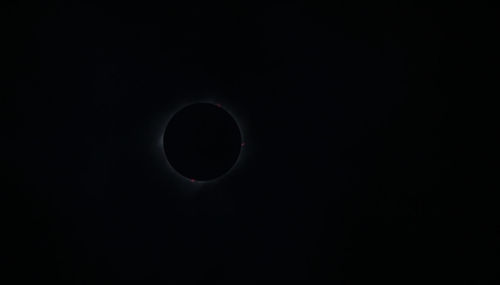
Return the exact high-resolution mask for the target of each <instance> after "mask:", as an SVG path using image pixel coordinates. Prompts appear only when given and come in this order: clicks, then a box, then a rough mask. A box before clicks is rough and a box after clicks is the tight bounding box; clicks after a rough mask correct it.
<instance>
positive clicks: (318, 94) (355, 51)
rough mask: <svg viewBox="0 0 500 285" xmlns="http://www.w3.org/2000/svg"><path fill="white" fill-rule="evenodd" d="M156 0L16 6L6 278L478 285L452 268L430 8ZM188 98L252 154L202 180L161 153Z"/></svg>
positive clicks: (438, 45) (442, 113) (438, 37)
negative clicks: (218, 110)
mask: <svg viewBox="0 0 500 285" xmlns="http://www.w3.org/2000/svg"><path fill="white" fill-rule="evenodd" d="M164 2H169V4H159V3H156V2H153V1H134V2H132V1H98V3H91V2H90V1H46V2H44V3H39V2H36V3H29V2H25V1H24V2H21V1H19V2H17V3H14V4H11V5H10V6H9V10H8V14H9V15H8V16H9V17H8V18H7V20H8V21H9V31H10V33H9V34H8V36H9V38H8V39H9V41H10V42H11V43H12V45H9V47H10V48H11V49H10V50H9V54H10V55H11V56H10V57H9V60H11V63H12V69H11V70H10V72H9V79H11V81H10V82H11V83H12V84H13V87H14V90H15V93H14V94H15V96H12V97H9V98H8V99H5V100H6V101H8V102H7V103H8V105H6V106H13V108H9V110H8V111H9V112H10V113H11V114H13V115H14V116H13V118H14V120H15V124H14V127H13V128H12V129H9V133H8V134H9V135H10V136H9V137H11V138H13V139H12V141H11V142H13V143H14V145H15V146H14V148H12V149H11V151H8V153H7V154H6V161H7V162H8V163H10V165H11V167H12V169H13V171H12V172H10V173H9V179H8V181H9V182H12V183H11V184H10V186H12V188H11V189H13V191H8V192H6V193H7V196H8V199H6V200H4V201H7V204H8V205H7V207H4V210H5V212H6V214H5V215H4V216H5V217H7V220H8V222H7V224H6V225H7V229H8V230H7V231H6V232H7V233H8V234H7V237H8V240H9V242H8V243H7V248H8V250H7V253H8V254H7V257H8V262H7V265H8V266H7V267H6V271H7V272H8V274H7V275H5V278H10V276H13V277H15V281H14V282H13V281H9V282H7V283H6V282H2V284H40V283H42V282H48V283H47V284H374V283H376V284H388V283H390V284H429V283H434V282H435V283H436V284H446V283H447V280H449V278H450V276H455V277H457V276H458V279H459V280H462V281H463V282H464V283H461V284H484V283H473V282H474V280H476V278H478V276H479V275H477V274H475V273H474V274H473V273H471V271H468V270H466V269H470V267H468V266H461V265H459V266H450V263H451V262H452V261H453V262H454V264H455V262H456V263H457V264H461V262H462V261H465V260H466V258H465V255H462V253H461V252H462V251H467V250H469V249H467V247H460V248H461V250H459V251H458V253H457V248H458V247H457V245H456V244H455V242H454V241H453V234H450V231H449V229H450V228H452V227H454V226H455V225H456V224H457V223H460V222H459V221H458V220H449V219H448V218H445V214H444V212H445V211H444V206H443V205H445V204H446V201H448V200H449V193H450V190H451V189H450V185H448V183H447V179H448V177H449V175H450V172H449V171H450V170H449V168H450V161H451V160H450V156H449V154H448V152H447V140H446V135H447V129H446V118H447V109H448V106H447V105H448V103H447V100H446V97H445V96H444V94H443V92H442V88H441V81H440V79H441V77H442V75H443V74H442V66H441V61H440V59H441V56H442V54H443V53H444V52H445V51H443V49H442V30H441V19H440V14H439V9H438V8H437V7H428V6H423V5H421V4H419V3H417V2H413V1H389V2H384V3H379V1H372V2H370V3H362V2H359V1H337V2H334V1H329V2H331V3H329V4H328V5H326V4H324V3H322V2H324V1H303V2H301V1H288V2H284V3H278V2H273V1H263V2H264V3H258V2H255V1H227V3H220V2H218V1H202V2H201V3H199V2H194V1H179V2H174V1H164ZM170 2H171V3H170ZM200 100H202V101H203V100H212V101H214V102H219V103H220V104H222V105H224V106H225V108H226V109H227V110H228V111H230V112H231V113H232V114H234V116H235V119H236V120H237V122H238V123H239V124H240V126H241V131H242V133H243V135H244V140H245V142H246V145H245V147H244V149H243V152H242V156H241V159H240V161H239V162H238V165H237V166H236V167H235V169H234V170H233V171H232V172H231V173H229V174H228V175H227V176H226V177H224V178H223V179H220V180H218V181H216V182H214V183H207V184H203V185H201V186H200V185H194V184H190V183H187V182H185V181H180V180H179V179H178V177H177V176H176V175H175V174H174V173H172V171H171V169H169V168H168V167H167V166H166V161H165V160H164V156H163V152H162V151H163V150H162V149H161V147H160V145H159V140H160V138H161V137H162V135H163V133H162V130H163V128H164V126H165V123H166V120H167V118H168V117H169V116H171V115H172V112H173V111H174V110H176V109H177V108H179V106H182V105H184V104H188V103H194V102H197V101H200ZM200 119H202V118H200ZM470 251H471V252H472V250H470ZM481 276H482V277H481V278H487V277H488V276H485V275H481ZM2 278H4V277H2Z"/></svg>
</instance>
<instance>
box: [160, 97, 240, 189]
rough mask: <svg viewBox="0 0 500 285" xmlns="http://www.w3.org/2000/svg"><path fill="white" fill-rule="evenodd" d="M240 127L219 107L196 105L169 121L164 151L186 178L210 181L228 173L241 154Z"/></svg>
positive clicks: (206, 104)
mask: <svg viewBox="0 0 500 285" xmlns="http://www.w3.org/2000/svg"><path fill="white" fill-rule="evenodd" d="M241 146H242V139H241V133H240V129H239V127H238V124H237V123H236V121H235V120H234V119H233V117H232V116H231V115H230V114H229V113H228V112H227V111H226V110H224V109H223V108H221V107H220V106H219V105H214V104H210V103H195V104H192V105H188V106H186V107H184V108H183V109H181V110H180V111H178V112H177V113H176V114H175V115H174V116H173V117H172V119H171V120H170V121H169V122H168V125H167V128H166V130H165V135H164V148H165V154H166V156H167V159H168V162H169V163H170V165H171V166H172V167H173V168H174V169H175V170H176V171H177V172H179V173H180V174H181V175H183V176H184V177H186V178H188V179H191V180H196V181H207V180H213V179H215V178H218V177H220V176H222V175H224V174H225V173H227V172H228V171H229V170H230V169H231V168H232V167H233V165H234V164H235V163H236V161H237V159H238V156H239V154H240V150H241Z"/></svg>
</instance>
